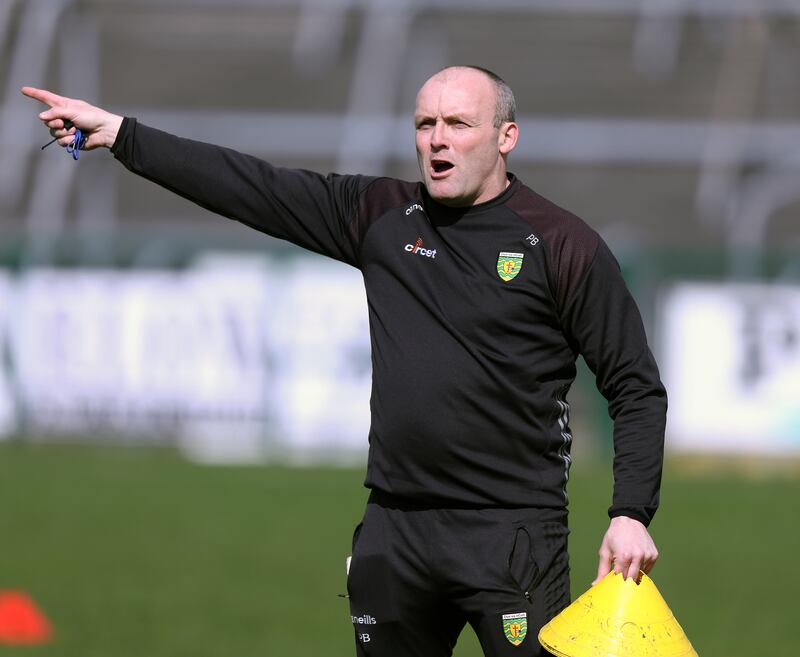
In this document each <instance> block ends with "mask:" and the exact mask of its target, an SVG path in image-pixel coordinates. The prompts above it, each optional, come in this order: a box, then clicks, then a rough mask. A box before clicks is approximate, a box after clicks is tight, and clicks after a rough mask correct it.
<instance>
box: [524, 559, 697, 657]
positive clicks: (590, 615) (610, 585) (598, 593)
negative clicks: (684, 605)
mask: <svg viewBox="0 0 800 657" xmlns="http://www.w3.org/2000/svg"><path fill="white" fill-rule="evenodd" d="M539 643H541V644H542V645H543V646H544V647H545V648H546V649H547V650H549V651H550V652H551V653H553V654H554V655H557V657H697V653H696V652H695V650H694V648H692V644H691V643H689V639H687V638H686V635H685V634H684V633H683V629H682V628H681V626H680V625H679V624H678V621H677V620H675V617H674V616H673V615H672V612H671V611H670V608H669V607H668V606H667V603H666V602H664V598H662V597H661V594H660V593H659V592H658V589H657V588H656V585H655V584H653V580H651V579H650V578H649V577H647V575H645V574H644V573H641V579H640V581H639V583H638V584H637V583H636V582H634V581H633V579H632V578H630V577H629V578H628V579H627V580H623V578H622V575H621V574H614V573H613V572H611V573H609V574H608V575H606V576H605V577H604V578H603V579H601V580H600V581H599V582H598V583H597V584H595V585H594V586H593V587H592V588H590V589H589V590H588V591H586V593H584V594H583V595H582V596H581V597H579V598H578V599H577V600H575V602H573V603H572V604H571V605H570V606H569V607H567V608H566V609H564V610H563V611H562V612H561V613H560V614H559V615H558V616H556V617H555V618H553V619H552V620H551V621H550V622H549V623H547V625H545V626H544V627H543V628H542V629H541V631H540V632H539Z"/></svg>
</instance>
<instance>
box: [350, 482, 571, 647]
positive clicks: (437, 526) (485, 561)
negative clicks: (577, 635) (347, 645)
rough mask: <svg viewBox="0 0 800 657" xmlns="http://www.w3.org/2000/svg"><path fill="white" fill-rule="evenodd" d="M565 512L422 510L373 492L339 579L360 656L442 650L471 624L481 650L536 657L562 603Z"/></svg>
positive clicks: (565, 572) (566, 590) (565, 587)
mask: <svg viewBox="0 0 800 657" xmlns="http://www.w3.org/2000/svg"><path fill="white" fill-rule="evenodd" d="M568 533H569V530H568V528H567V512H566V510H565V509H540V508H524V509H516V508H515V509H509V508H438V507H437V508H430V507H423V506H419V505H414V504H409V503H406V502H403V501H401V500H398V499H395V498H393V497H391V496H387V495H385V494H381V493H377V492H373V493H372V494H371V496H370V499H369V502H368V503H367V508H366V511H365V512H364V518H363V520H362V522H361V523H360V524H359V525H358V527H357V528H356V530H355V533H354V536H353V554H352V560H351V562H350V569H349V573H348V578H347V589H348V593H349V595H350V614H351V620H352V623H353V626H354V628H355V638H356V654H357V656H358V657H367V656H370V657H446V656H448V655H451V654H452V652H453V648H454V647H455V644H456V640H457V639H458V636H459V634H460V633H461V630H462V629H463V628H464V626H465V625H466V624H467V623H469V624H470V625H471V626H472V628H473V629H474V630H475V633H476V634H477V636H478V639H479V640H480V643H481V646H482V648H483V652H484V654H485V655H486V656H487V657H505V656H509V657H510V656H512V655H513V656H514V657H544V656H545V655H549V654H550V653H548V652H547V651H545V650H544V649H543V648H542V647H541V646H540V645H539V642H538V640H537V635H538V633H539V629H540V628H541V627H542V625H544V624H545V623H546V622H547V621H548V620H550V619H551V618H552V617H553V616H555V615H556V614H557V613H558V612H559V611H561V610H562V609H563V608H564V607H566V606H567V605H568V604H569V601H570V593H569V590H570V589H569V558H568V555H567V535H568Z"/></svg>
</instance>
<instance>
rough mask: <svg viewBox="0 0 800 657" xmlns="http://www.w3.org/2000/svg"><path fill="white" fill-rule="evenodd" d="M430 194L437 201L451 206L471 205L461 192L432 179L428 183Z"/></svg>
mask: <svg viewBox="0 0 800 657" xmlns="http://www.w3.org/2000/svg"><path fill="white" fill-rule="evenodd" d="M426 187H427V189H428V195H429V196H430V197H431V198H432V199H433V200H434V201H436V202H437V203H441V204H442V205H446V206H447V207H451V208H458V207H464V206H467V205H469V201H467V200H465V199H464V198H463V197H462V196H461V195H460V194H458V193H457V192H455V191H454V190H453V189H452V188H451V187H450V186H449V185H446V184H442V183H440V182H438V181H435V180H432V181H429V182H428V183H427V184H426Z"/></svg>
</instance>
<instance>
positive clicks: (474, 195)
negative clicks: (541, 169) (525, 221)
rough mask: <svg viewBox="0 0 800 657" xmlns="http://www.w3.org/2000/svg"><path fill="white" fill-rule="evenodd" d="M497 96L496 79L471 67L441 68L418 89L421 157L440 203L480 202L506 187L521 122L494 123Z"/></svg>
mask: <svg viewBox="0 0 800 657" xmlns="http://www.w3.org/2000/svg"><path fill="white" fill-rule="evenodd" d="M496 97H497V96H496V91H495V86H494V83H493V82H492V81H491V80H490V79H489V78H488V77H487V76H486V75H484V74H483V73H481V72H480V71H475V70H472V69H446V70H444V71H442V72H440V73H437V74H436V75H434V76H433V77H432V78H431V79H430V80H428V81H427V82H426V83H425V84H424V85H423V87H422V89H420V91H419V94H417V105H416V111H415V113H414V124H415V127H416V141H417V161H418V163H419V168H420V172H421V173H422V180H423V182H424V183H425V186H426V187H427V189H428V192H429V193H430V195H431V197H433V198H434V199H435V200H437V201H439V202H440V203H443V204H444V205H449V206H452V207H466V206H470V205H475V204H477V203H483V202H484V201H488V200H490V199H492V198H494V197H495V196H497V195H498V194H500V193H501V192H502V191H503V190H504V189H505V188H506V185H507V178H506V163H505V158H504V155H505V154H507V153H508V152H509V151H510V150H511V149H512V148H513V147H514V145H515V143H516V125H515V124H508V123H505V124H503V125H502V126H501V127H500V128H496V127H495V126H494V116H495V107H496ZM509 126H511V127H510V128H509ZM510 133H513V134H510Z"/></svg>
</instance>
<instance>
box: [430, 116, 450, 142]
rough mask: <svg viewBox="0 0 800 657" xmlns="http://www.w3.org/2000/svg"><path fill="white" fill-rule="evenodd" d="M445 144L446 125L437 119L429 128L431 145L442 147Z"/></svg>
mask: <svg viewBox="0 0 800 657" xmlns="http://www.w3.org/2000/svg"><path fill="white" fill-rule="evenodd" d="M446 145H447V134H446V126H445V124H444V122H442V121H437V122H436V123H435V124H434V125H433V130H431V147H432V148H442V147H443V146H446Z"/></svg>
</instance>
